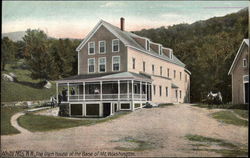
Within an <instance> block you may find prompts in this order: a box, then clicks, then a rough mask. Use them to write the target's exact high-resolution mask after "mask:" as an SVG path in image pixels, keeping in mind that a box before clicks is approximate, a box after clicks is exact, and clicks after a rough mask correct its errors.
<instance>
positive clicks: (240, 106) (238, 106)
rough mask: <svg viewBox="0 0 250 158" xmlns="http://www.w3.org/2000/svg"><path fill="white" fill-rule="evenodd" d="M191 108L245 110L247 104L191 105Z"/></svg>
mask: <svg viewBox="0 0 250 158" xmlns="http://www.w3.org/2000/svg"><path fill="white" fill-rule="evenodd" d="M191 106H195V107H199V108H207V109H242V110H247V109H248V105H247V104H221V105H209V104H191Z"/></svg>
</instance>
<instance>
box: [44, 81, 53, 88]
mask: <svg viewBox="0 0 250 158" xmlns="http://www.w3.org/2000/svg"><path fill="white" fill-rule="evenodd" d="M51 86H52V84H51V83H50V82H49V81H47V80H46V84H45V85H44V86H43V87H44V88H47V89H50V88H51Z"/></svg>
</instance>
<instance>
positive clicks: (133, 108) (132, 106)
mask: <svg viewBox="0 0 250 158" xmlns="http://www.w3.org/2000/svg"><path fill="white" fill-rule="evenodd" d="M131 82H132V87H131V88H132V91H131V94H132V101H131V104H132V105H131V109H132V111H134V110H135V107H134V80H132V81H131Z"/></svg>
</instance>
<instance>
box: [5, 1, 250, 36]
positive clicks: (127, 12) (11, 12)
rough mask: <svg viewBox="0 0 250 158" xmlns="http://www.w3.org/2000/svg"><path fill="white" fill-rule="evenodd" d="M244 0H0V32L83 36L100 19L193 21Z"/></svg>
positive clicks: (150, 24)
mask: <svg viewBox="0 0 250 158" xmlns="http://www.w3.org/2000/svg"><path fill="white" fill-rule="evenodd" d="M248 6H249V2H248V1H92V2H91V1H37V2H36V1H3V3H2V32H3V33H7V32H16V31H25V30H27V29H28V28H31V29H41V30H44V31H45V32H46V33H47V34H48V35H49V36H51V37H57V38H79V39H82V38H84V37H85V36H86V35H87V34H88V33H89V32H90V31H91V30H92V29H93V28H94V26H95V25H96V24H97V23H98V21H99V20H100V19H103V20H105V21H107V22H109V23H111V24H113V25H116V26H120V18H121V17H124V18H125V30H126V31H137V30H141V29H148V28H157V27H161V26H165V27H167V26H170V25H173V24H179V23H189V24H190V23H193V22H195V21H198V20H206V19H209V18H212V17H215V16H216V17H218V16H224V15H226V14H229V13H233V12H237V11H239V10H240V9H243V8H245V7H248Z"/></svg>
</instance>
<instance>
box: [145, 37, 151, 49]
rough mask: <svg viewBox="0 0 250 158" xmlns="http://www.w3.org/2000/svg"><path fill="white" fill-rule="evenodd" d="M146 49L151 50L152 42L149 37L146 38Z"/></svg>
mask: <svg viewBox="0 0 250 158" xmlns="http://www.w3.org/2000/svg"><path fill="white" fill-rule="evenodd" d="M145 48H146V50H148V51H149V49H150V42H149V40H148V39H146V47H145Z"/></svg>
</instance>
